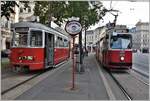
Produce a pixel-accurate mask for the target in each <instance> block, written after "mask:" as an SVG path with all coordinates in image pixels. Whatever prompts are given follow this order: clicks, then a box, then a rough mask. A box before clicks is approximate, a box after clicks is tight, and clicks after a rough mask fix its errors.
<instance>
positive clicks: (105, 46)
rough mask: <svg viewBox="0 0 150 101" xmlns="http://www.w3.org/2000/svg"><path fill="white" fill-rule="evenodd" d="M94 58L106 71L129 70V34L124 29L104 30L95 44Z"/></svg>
mask: <svg viewBox="0 0 150 101" xmlns="http://www.w3.org/2000/svg"><path fill="white" fill-rule="evenodd" d="M96 58H97V60H98V61H99V62H100V63H101V64H102V65H103V66H104V67H106V68H108V69H123V68H124V69H131V68H132V36H131V34H130V33H128V31H127V30H126V29H115V28H112V29H107V28H104V29H103V31H102V33H101V34H100V40H99V41H98V42H97V43H96Z"/></svg>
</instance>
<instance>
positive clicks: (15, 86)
mask: <svg viewBox="0 0 150 101" xmlns="http://www.w3.org/2000/svg"><path fill="white" fill-rule="evenodd" d="M66 62H67V61H64V62H62V63H59V64H58V65H56V66H55V68H52V69H48V70H46V71H42V72H40V73H37V74H34V75H33V76H31V77H30V78H28V79H26V80H23V81H21V82H20V83H17V84H16V85H14V86H12V87H9V88H7V89H5V90H3V91H1V95H4V94H6V93H8V92H10V91H11V90H13V89H15V88H17V87H19V86H21V85H23V84H25V83H27V82H28V81H30V80H32V79H34V78H36V77H38V76H40V75H42V74H43V73H46V72H49V71H53V70H55V69H56V68H58V67H59V66H61V65H63V64H65V63H66Z"/></svg>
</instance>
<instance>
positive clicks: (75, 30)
mask: <svg viewBox="0 0 150 101" xmlns="http://www.w3.org/2000/svg"><path fill="white" fill-rule="evenodd" d="M81 29H82V26H81V24H80V23H79V22H78V21H75V20H72V21H68V22H67V24H66V26H65V30H66V32H67V33H69V34H70V35H71V36H75V35H77V34H79V33H80V32H81Z"/></svg>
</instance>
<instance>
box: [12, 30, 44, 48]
mask: <svg viewBox="0 0 150 101" xmlns="http://www.w3.org/2000/svg"><path fill="white" fill-rule="evenodd" d="M42 39H43V38H42V31H31V32H30V34H28V32H16V33H14V36H13V44H12V45H13V46H14V47H27V46H29V47H42Z"/></svg>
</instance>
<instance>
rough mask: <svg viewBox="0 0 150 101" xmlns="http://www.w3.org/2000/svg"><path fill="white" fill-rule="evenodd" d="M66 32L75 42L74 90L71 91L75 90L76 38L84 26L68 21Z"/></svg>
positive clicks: (73, 49) (73, 50) (73, 60)
mask: <svg viewBox="0 0 150 101" xmlns="http://www.w3.org/2000/svg"><path fill="white" fill-rule="evenodd" d="M65 30H66V32H67V33H69V34H70V35H71V37H72V40H73V48H72V62H73V63H72V88H71V90H75V69H76V68H75V66H76V63H75V57H74V52H75V45H74V44H75V36H76V35H77V34H79V33H80V32H81V30H82V26H81V24H80V23H79V22H78V21H75V20H72V21H68V22H67V23H66V26H65Z"/></svg>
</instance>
